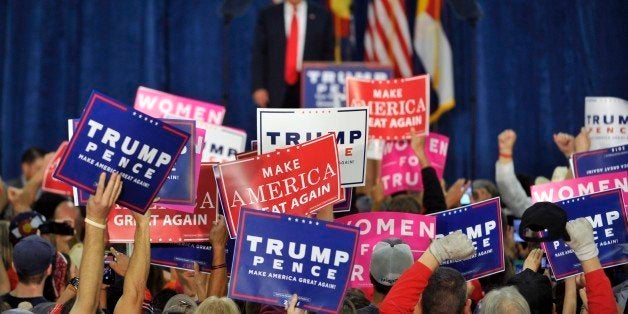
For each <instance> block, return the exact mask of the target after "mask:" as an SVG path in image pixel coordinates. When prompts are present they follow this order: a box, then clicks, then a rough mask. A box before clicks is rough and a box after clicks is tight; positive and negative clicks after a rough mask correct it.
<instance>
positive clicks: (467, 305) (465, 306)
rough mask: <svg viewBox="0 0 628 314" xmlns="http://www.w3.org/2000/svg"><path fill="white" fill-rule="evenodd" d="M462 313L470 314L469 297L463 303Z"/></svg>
mask: <svg viewBox="0 0 628 314" xmlns="http://www.w3.org/2000/svg"><path fill="white" fill-rule="evenodd" d="M463 313H464V314H471V299H467V302H466V303H465V304H464V310H463Z"/></svg>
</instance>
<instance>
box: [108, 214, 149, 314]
mask: <svg viewBox="0 0 628 314" xmlns="http://www.w3.org/2000/svg"><path fill="white" fill-rule="evenodd" d="M133 217H134V218H135V237H134V244H133V254H132V255H131V259H130V261H129V267H128V269H127V270H126V276H125V277H124V288H123V291H122V297H121V298H120V300H118V303H117V304H116V308H115V310H114V313H124V314H126V313H140V312H141V310H142V301H144V292H145V291H146V280H148V271H149V270H150V228H149V222H150V217H151V215H150V210H148V211H147V212H146V213H145V214H144V215H142V214H139V213H136V212H133Z"/></svg>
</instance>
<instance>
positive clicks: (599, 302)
mask: <svg viewBox="0 0 628 314" xmlns="http://www.w3.org/2000/svg"><path fill="white" fill-rule="evenodd" d="M567 232H568V233H569V237H570V238H571V241H569V242H567V245H569V247H570V248H571V249H572V250H573V252H574V254H576V256H577V257H578V260H580V263H581V264H582V269H583V270H584V276H585V278H586V291H587V299H588V307H589V313H591V314H596V313H616V312H617V305H616V304H615V298H614V297H613V289H612V288H611V282H610V281H609V280H608V277H606V274H604V269H602V265H601V264H600V260H599V258H598V254H599V250H598V248H597V245H596V244H595V240H594V237H593V227H592V226H591V223H589V221H588V220H587V219H586V218H578V219H576V220H570V221H569V222H567Z"/></svg>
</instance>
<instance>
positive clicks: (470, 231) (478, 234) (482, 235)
mask: <svg viewBox="0 0 628 314" xmlns="http://www.w3.org/2000/svg"><path fill="white" fill-rule="evenodd" d="M433 216H435V217H436V238H441V237H444V236H446V235H448V234H450V233H453V232H456V231H462V233H464V234H466V235H467V237H469V239H471V241H472V242H473V246H474V247H475V250H476V253H475V255H474V256H473V257H471V258H470V259H467V260H464V261H445V262H443V263H442V264H441V266H447V267H451V268H454V269H456V270H457V271H459V272H460V273H461V274H462V276H464V278H465V279H466V280H467V281H469V280H472V279H476V278H481V277H485V276H488V275H491V274H494V273H498V272H501V271H504V267H505V266H504V265H505V264H504V243H503V241H502V239H503V232H504V231H503V230H502V223H501V221H502V220H501V206H500V204H499V198H498V197H496V198H492V199H490V200H486V201H483V202H479V203H475V204H471V205H469V206H464V207H458V208H455V209H451V210H448V211H444V212H439V213H436V214H433Z"/></svg>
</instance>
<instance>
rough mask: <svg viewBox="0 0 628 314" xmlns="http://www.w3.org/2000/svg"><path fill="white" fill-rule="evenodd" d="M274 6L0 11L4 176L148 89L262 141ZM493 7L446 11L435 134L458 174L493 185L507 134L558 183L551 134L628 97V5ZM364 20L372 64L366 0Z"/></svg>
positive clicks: (534, 170) (173, 4)
mask: <svg viewBox="0 0 628 314" xmlns="http://www.w3.org/2000/svg"><path fill="white" fill-rule="evenodd" d="M226 1H235V0H226ZM236 2H240V1H236ZM269 2H270V1H269V0H255V1H251V4H250V5H249V6H247V7H245V8H244V9H243V10H241V11H238V12H236V13H235V14H234V15H232V16H228V17H225V15H224V14H223V13H224V11H223V3H224V1H218V0H215V1H214V0H212V1H166V0H161V1H140V0H132V1H93V0H88V1H78V0H74V1H31V0H26V1H25V0H9V1H6V0H5V1H0V113H1V117H0V141H1V143H0V150H1V152H0V166H1V170H0V171H1V172H0V174H1V175H2V177H3V178H10V177H14V176H17V175H18V174H19V156H20V154H21V152H22V151H23V150H24V149H25V148H27V147H29V146H41V147H43V148H46V149H49V150H53V149H55V148H56V146H57V145H58V144H59V143H60V142H61V141H62V140H63V139H65V138H66V136H67V130H66V119H68V118H74V117H78V116H79V115H80V112H81V109H82V107H83V105H84V103H85V101H86V100H87V97H88V95H89V93H90V91H91V90H92V89H98V90H100V91H102V92H104V93H106V94H108V95H110V96H112V97H114V98H116V99H118V100H121V101H123V102H126V103H127V104H132V103H133V99H134V95H135V91H136V89H137V86H138V85H144V86H148V87H151V88H156V89H160V90H164V91H169V92H172V93H174V94H179V95H183V96H187V97H192V98H197V99H201V100H205V101H209V102H215V103H219V104H223V105H225V106H226V107H227V115H226V117H225V124H227V125H230V126H234V127H238V128H242V129H245V130H246V131H247V133H248V134H249V136H250V137H252V136H255V132H254V131H255V107H254V106H253V103H252V101H251V98H250V83H249V79H250V73H249V62H250V49H251V43H252V39H253V38H252V36H253V29H254V26H255V19H256V14H257V12H258V11H259V10H260V9H261V8H262V7H264V6H266V5H268V3H269ZM317 2H321V3H324V1H323V0H320V1H317ZM406 2H407V5H408V14H409V17H410V22H411V23H413V21H414V8H415V7H416V1H406ZM479 3H480V5H481V6H482V8H483V10H484V18H483V19H481V20H480V21H478V23H477V24H476V26H475V27H473V26H472V25H471V23H469V22H466V21H463V20H460V19H458V18H457V17H456V16H455V14H453V13H452V10H451V7H449V6H446V7H445V10H444V12H443V22H444V24H445V28H446V31H447V33H448V36H449V39H450V41H451V44H452V49H453V52H454V66H455V73H454V75H455V83H456V87H455V88H456V89H455V91H456V101H457V106H456V108H455V109H454V110H452V111H451V112H449V113H447V114H445V115H444V116H443V118H441V120H440V122H439V123H438V124H437V125H435V126H434V129H435V130H437V131H438V132H440V133H443V134H446V135H449V136H450V137H451V141H452V142H451V143H452V144H451V145H450V148H449V157H448V163H447V169H446V177H447V178H448V179H449V180H451V179H453V178H457V177H467V178H468V177H471V176H473V177H476V178H480V177H484V178H492V177H493V175H494V174H493V173H494V170H493V168H494V161H495V159H496V155H497V143H496V137H497V134H498V133H499V132H500V131H501V130H503V129H505V128H512V129H514V130H515V131H517V133H518V140H517V145H516V148H515V149H516V151H515V154H516V156H515V162H516V167H517V170H518V171H521V172H525V173H529V174H533V175H540V174H542V175H546V176H549V175H550V174H551V170H552V168H553V167H554V166H556V165H564V164H566V161H565V160H564V157H562V156H561V155H560V153H559V152H558V151H557V149H555V147H554V144H553V142H552V139H551V135H552V133H556V132H559V131H566V132H572V133H573V132H577V130H578V129H579V127H580V126H581V125H582V124H583V121H584V117H583V115H584V113H583V112H584V110H583V103H584V97H585V96H587V95H596V96H606V95H608V96H616V97H622V98H625V99H628V62H626V61H625V54H626V53H625V52H626V51H628V41H627V40H626V38H628V21H627V20H626V18H625V17H626V16H628V2H626V1H584V0H581V1H567V0H561V1H552V2H551V3H546V2H538V3H533V2H530V1H523V0H521V1H479ZM353 10H354V25H353V26H354V30H355V43H356V47H354V49H353V51H354V52H355V53H354V55H353V57H354V59H356V60H360V59H361V58H362V48H361V47H362V46H361V44H362V36H363V33H364V27H365V21H366V20H365V17H366V1H358V0H354V5H353ZM411 29H412V30H413V27H412V28H411ZM418 66H419V68H420V65H418Z"/></svg>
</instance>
